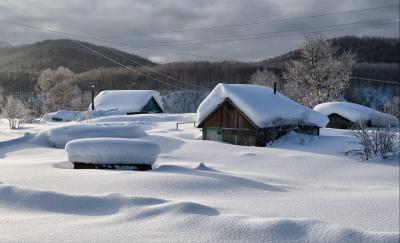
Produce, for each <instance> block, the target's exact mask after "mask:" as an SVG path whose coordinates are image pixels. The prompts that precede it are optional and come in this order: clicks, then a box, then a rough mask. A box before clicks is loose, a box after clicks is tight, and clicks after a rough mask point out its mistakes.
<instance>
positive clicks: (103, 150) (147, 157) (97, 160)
mask: <svg viewBox="0 0 400 243" xmlns="http://www.w3.org/2000/svg"><path fill="white" fill-rule="evenodd" d="M65 151H67V154H68V160H69V161H70V162H81V163H91V164H147V165H152V164H154V162H155V161H156V159H157V156H158V155H159V154H160V152H161V149H160V147H159V146H158V145H157V144H156V143H152V142H148V141H143V140H139V139H126V138H85V139H77V140H73V141H70V142H68V143H67V145H66V146H65Z"/></svg>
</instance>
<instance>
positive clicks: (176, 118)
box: [93, 113, 196, 123]
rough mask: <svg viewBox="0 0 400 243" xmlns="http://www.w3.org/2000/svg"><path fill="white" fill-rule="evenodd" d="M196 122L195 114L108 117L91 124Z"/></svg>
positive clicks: (94, 120) (95, 120)
mask: <svg viewBox="0 0 400 243" xmlns="http://www.w3.org/2000/svg"><path fill="white" fill-rule="evenodd" d="M195 120H196V113H187V114H168V113H157V114H137V115H134V116H132V115H120V116H109V117H101V118H96V119H93V122H97V123H102V122H191V121H195Z"/></svg>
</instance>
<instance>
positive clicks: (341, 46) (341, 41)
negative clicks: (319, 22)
mask: <svg viewBox="0 0 400 243" xmlns="http://www.w3.org/2000/svg"><path fill="white" fill-rule="evenodd" d="M330 41H331V42H332V45H333V46H334V47H336V48H337V49H338V51H339V53H341V52H344V51H352V52H354V53H355V54H356V55H357V62H358V63H397V64H399V63H400V55H399V53H400V39H399V38H386V37H370V36H364V37H356V36H343V37H337V38H333V39H330ZM298 58H300V52H299V51H298V50H294V51H290V52H288V53H285V54H283V55H280V56H277V57H274V58H270V59H266V60H264V61H262V63H265V64H267V63H269V64H276V65H282V63H284V62H286V61H288V60H290V59H298Z"/></svg>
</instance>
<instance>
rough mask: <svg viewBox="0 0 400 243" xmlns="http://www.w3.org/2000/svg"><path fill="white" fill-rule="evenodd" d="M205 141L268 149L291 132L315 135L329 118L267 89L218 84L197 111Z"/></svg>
mask: <svg viewBox="0 0 400 243" xmlns="http://www.w3.org/2000/svg"><path fill="white" fill-rule="evenodd" d="M197 116H198V127H200V128H202V132H203V139H204V140H216V141H224V142H228V143H232V144H237V145H247V146H265V144H266V143H267V142H269V141H272V140H274V139H276V138H278V137H280V136H282V135H284V134H286V133H287V132H289V131H292V130H294V131H297V132H301V133H308V134H313V135H318V134H319V128H321V127H325V126H326V124H327V123H328V118H327V117H326V116H324V115H321V114H319V113H318V112H315V111H313V110H312V109H309V108H306V107H304V106H302V105H300V104H298V103H296V102H295V101H293V100H291V99H289V98H287V97H286V96H284V95H282V94H279V93H274V91H273V90H272V89H271V88H269V87H265V86H258V85H251V84H222V83H221V84H218V85H217V86H216V87H215V88H214V90H213V91H212V92H211V93H210V94H209V95H208V96H207V97H206V99H205V100H204V101H203V102H202V103H201V104H200V106H199V108H198V110H197Z"/></svg>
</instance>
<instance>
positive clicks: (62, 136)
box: [34, 123, 147, 148]
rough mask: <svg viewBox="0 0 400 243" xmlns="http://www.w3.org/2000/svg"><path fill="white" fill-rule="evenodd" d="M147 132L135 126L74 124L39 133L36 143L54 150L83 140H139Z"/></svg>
mask: <svg viewBox="0 0 400 243" xmlns="http://www.w3.org/2000/svg"><path fill="white" fill-rule="evenodd" d="M146 135H147V134H146V132H145V131H144V130H143V129H142V128H141V127H140V126H137V125H133V124H118V123H112V124H91V123H87V124H74V125H67V126H60V127H55V128H50V129H47V130H43V131H41V132H39V133H38V134H37V135H36V137H35V138H34V142H36V143H40V144H44V145H47V146H50V147H53V148H64V147H65V145H66V144H67V143H68V142H69V141H71V140H76V139H81V138H99V137H103V138H104V137H109V138H138V137H144V136H146Z"/></svg>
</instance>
